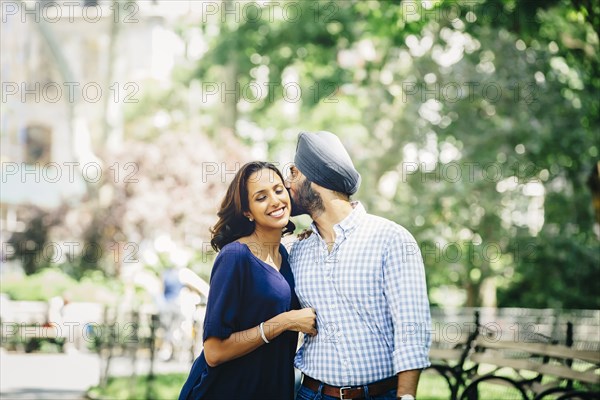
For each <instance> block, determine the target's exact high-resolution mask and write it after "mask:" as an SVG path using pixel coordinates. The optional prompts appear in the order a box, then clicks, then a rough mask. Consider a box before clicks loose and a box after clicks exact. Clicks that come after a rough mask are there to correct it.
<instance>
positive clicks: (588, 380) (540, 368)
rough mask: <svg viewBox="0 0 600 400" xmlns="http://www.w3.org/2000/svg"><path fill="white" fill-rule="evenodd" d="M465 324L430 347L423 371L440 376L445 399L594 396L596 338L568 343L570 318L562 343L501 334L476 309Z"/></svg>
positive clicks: (598, 378) (598, 359) (598, 358)
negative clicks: (448, 342)
mask: <svg viewBox="0 0 600 400" xmlns="http://www.w3.org/2000/svg"><path fill="white" fill-rule="evenodd" d="M471 325H472V326H474V328H473V329H470V330H466V331H464V332H462V335H461V338H460V340H458V341H455V342H454V344H453V346H451V347H447V346H446V347H443V344H440V343H439V342H440V341H439V340H438V341H437V343H436V341H434V345H433V346H432V349H431V351H430V359H431V361H432V364H431V366H430V367H429V368H427V369H426V370H425V373H436V374H438V375H441V376H442V377H443V378H444V382H445V383H446V385H447V387H448V392H449V399H451V400H456V399H461V400H478V399H482V400H487V399H494V400H496V399H524V400H533V399H535V400H542V399H545V400H547V399H561V400H566V399H586V400H587V399H599V398H600V395H599V387H600V374H599V373H600V369H599V365H600V353H599V352H598V343H593V342H592V343H591V346H589V345H590V343H588V347H591V348H592V349H576V348H573V325H572V324H571V323H567V329H566V335H565V339H564V344H559V343H558V340H553V339H551V338H550V337H549V336H548V335H545V334H541V333H538V332H534V331H530V332H528V333H527V334H526V335H516V336H513V335H506V329H505V332H504V333H505V335H502V334H501V332H499V331H493V330H490V329H488V328H487V324H484V325H482V324H480V321H479V313H478V312H475V323H474V324H471ZM438 335H439V332H438ZM438 339H439V337H438ZM441 339H444V338H443V337H442V338H441ZM592 340H594V339H592ZM595 340H596V342H597V340H598V339H597V338H596V339H595ZM441 342H443V340H442V341H441Z"/></svg>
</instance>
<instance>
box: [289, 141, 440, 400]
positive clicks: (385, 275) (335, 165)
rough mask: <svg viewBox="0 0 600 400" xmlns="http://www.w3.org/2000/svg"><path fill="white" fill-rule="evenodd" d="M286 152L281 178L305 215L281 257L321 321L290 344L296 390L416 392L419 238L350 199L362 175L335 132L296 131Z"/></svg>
mask: <svg viewBox="0 0 600 400" xmlns="http://www.w3.org/2000/svg"><path fill="white" fill-rule="evenodd" d="M294 161H295V165H294V166H293V167H291V169H290V176H289V177H288V179H287V181H286V186H287V187H288V190H289V191H290V194H291V198H292V201H293V210H292V211H293V213H294V215H298V214H304V213H306V214H310V216H311V218H312V219H313V223H312V225H311V230H312V234H311V235H310V236H308V237H307V238H305V239H303V240H300V241H297V242H295V243H294V245H293V247H292V249H291V254H290V259H289V261H290V265H291V267H292V271H293V273H294V277H295V281H296V293H297V294H298V298H299V299H300V302H301V304H302V307H313V308H314V309H315V310H316V314H317V329H318V331H319V334H318V335H316V336H314V337H309V336H305V337H304V343H303V344H302V346H301V348H300V349H299V350H298V353H297V354H296V358H295V365H296V367H297V368H298V369H299V370H300V371H302V373H303V379H302V386H301V387H300V390H299V391H298V395H297V399H303V400H304V399H313V398H315V397H317V396H318V395H320V396H321V398H323V399H332V398H333V399H349V398H352V399H360V398H369V399H371V398H372V399H395V398H401V399H403V400H408V399H414V396H415V395H416V390H417V384H418V381H419V376H420V372H421V370H422V369H423V368H425V367H427V366H429V359H428V353H429V346H430V343H431V338H430V330H431V316H430V313H429V301H428V298H427V288H426V284H425V272H424V267H423V260H422V257H421V253H420V251H419V248H418V246H417V243H416V242H415V240H414V238H413V237H412V235H411V234H410V233H409V232H408V231H407V230H406V229H404V228H403V227H401V226H400V225H398V224H396V223H394V222H392V221H389V220H386V219H384V218H381V217H377V216H374V215H370V214H368V213H367V212H366V211H365V209H364V207H363V206H362V204H361V203H360V202H351V201H350V195H352V194H354V193H356V191H357V190H358V188H359V186H360V181H361V177H360V174H359V173H358V172H357V171H356V169H355V168H354V165H353V163H352V160H351V159H350V156H349V155H348V153H347V152H346V149H345V148H344V146H343V145H342V143H341V141H340V140H339V139H338V138H337V136H335V135H334V134H333V133H330V132H324V131H322V132H316V133H307V132H303V133H300V135H299V136H298V145H297V148H296V156H295V160H294ZM328 396H329V397H328Z"/></svg>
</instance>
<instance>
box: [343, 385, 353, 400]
mask: <svg viewBox="0 0 600 400" xmlns="http://www.w3.org/2000/svg"><path fill="white" fill-rule="evenodd" d="M351 388H352V386H342V387H341V388H340V400H348V399H349V398H348V399H346V398H345V397H344V393H343V391H344V390H346V389H351Z"/></svg>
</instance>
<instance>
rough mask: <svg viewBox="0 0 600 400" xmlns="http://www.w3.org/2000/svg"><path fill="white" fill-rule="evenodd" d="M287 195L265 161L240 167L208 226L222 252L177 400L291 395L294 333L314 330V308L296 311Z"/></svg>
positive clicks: (281, 181)
mask: <svg viewBox="0 0 600 400" xmlns="http://www.w3.org/2000/svg"><path fill="white" fill-rule="evenodd" d="M290 204H291V203H290V198H289V195H288V192H287V190H286V189H285V187H284V185H283V177H282V175H281V172H279V170H278V169H277V168H276V167H275V166H274V165H273V164H270V163H265V162H251V163H248V164H246V165H244V166H243V167H242V168H241V169H240V170H239V171H238V172H237V174H236V176H235V178H234V180H233V182H232V183H231V184H230V185H229V188H228V190H227V194H226V195H225V199H224V200H223V203H222V204H221V209H220V210H219V212H218V214H217V215H218V217H219V220H218V222H217V224H216V225H215V226H214V228H213V229H211V233H212V240H211V245H212V247H213V248H214V249H215V250H216V251H219V254H218V255H217V258H216V260H215V263H214V266H213V270H212V274H211V279H210V283H211V289H210V293H209V296H208V304H207V307H206V317H205V319H204V337H203V339H204V351H203V352H202V354H201V355H200V357H198V359H196V361H195V362H194V365H193V366H192V370H191V372H190V376H189V377H188V379H187V381H186V383H185V384H184V386H183V389H182V390H181V393H180V395H179V399H180V400H192V399H193V400H196V399H228V400H229V399H238V398H239V399H277V400H280V399H293V397H294V393H293V390H294V370H293V357H294V353H295V350H296V345H297V342H298V332H303V333H307V334H309V335H315V334H316V333H317V332H316V329H315V313H314V310H313V309H311V308H305V309H302V310H298V308H299V307H300V306H299V303H298V299H297V297H296V295H295V293H294V280H293V276H292V272H291V270H290V266H289V264H288V260H287V259H288V254H287V252H286V250H285V248H284V247H283V245H282V244H281V237H282V235H283V234H284V233H288V232H291V231H293V229H294V224H293V223H292V222H290V220H289V217H290Z"/></svg>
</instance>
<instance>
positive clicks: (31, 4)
mask: <svg viewBox="0 0 600 400" xmlns="http://www.w3.org/2000/svg"><path fill="white" fill-rule="evenodd" d="M139 10H140V7H139V5H138V4H137V3H136V2H134V1H128V2H123V3H121V2H110V4H107V5H100V4H97V3H88V2H86V3H84V2H83V1H27V2H25V1H10V0H2V1H1V2H0V11H1V13H2V23H3V24H5V23H7V22H13V21H14V22H20V23H27V22H34V23H36V24H39V23H41V22H46V23H50V24H56V23H58V22H68V23H74V22H79V21H81V20H83V21H84V22H86V23H97V22H99V21H100V20H102V18H112V20H113V21H114V22H115V23H118V22H120V23H124V24H132V23H137V22H139V19H138V18H137V16H138V12H139Z"/></svg>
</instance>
